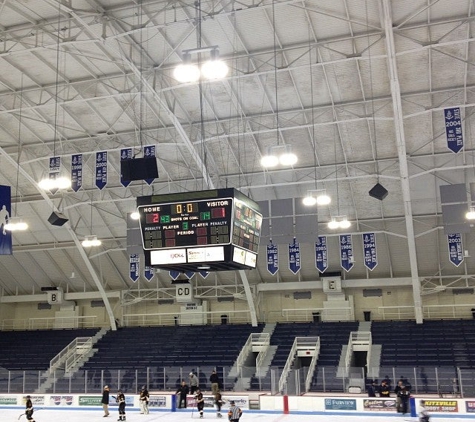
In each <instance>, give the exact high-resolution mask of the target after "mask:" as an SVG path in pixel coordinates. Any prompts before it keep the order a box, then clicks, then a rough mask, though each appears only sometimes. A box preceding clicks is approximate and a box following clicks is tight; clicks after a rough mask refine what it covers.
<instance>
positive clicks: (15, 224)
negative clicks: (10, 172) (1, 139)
mask: <svg viewBox="0 0 475 422" xmlns="http://www.w3.org/2000/svg"><path fill="white" fill-rule="evenodd" d="M22 106H23V74H22V75H21V92H20V115H19V117H18V151H17V161H16V183H15V197H16V199H15V205H14V207H13V211H14V212H13V214H15V215H16V214H17V203H18V181H19V177H20V153H21V117H22ZM3 228H4V229H5V230H8V231H11V232H13V231H25V230H26V229H27V228H28V224H27V223H25V222H24V221H23V220H22V219H21V218H19V217H13V216H11V217H10V218H8V220H7V222H6V224H5V225H4V226H3Z"/></svg>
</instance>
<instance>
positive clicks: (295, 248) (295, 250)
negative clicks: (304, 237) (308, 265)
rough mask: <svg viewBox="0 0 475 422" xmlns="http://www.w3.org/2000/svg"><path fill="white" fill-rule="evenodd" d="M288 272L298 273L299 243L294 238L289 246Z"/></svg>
mask: <svg viewBox="0 0 475 422" xmlns="http://www.w3.org/2000/svg"><path fill="white" fill-rule="evenodd" d="M289 270H290V271H292V272H293V273H294V274H297V273H298V272H299V271H300V243H298V242H297V240H296V239H295V237H294V242H293V243H291V244H289Z"/></svg>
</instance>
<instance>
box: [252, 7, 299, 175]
mask: <svg viewBox="0 0 475 422" xmlns="http://www.w3.org/2000/svg"><path fill="white" fill-rule="evenodd" d="M275 22H276V21H275V2H274V1H273V2H272V25H273V30H274V90H275V121H276V138H277V145H275V146H273V147H270V148H269V149H268V151H267V154H266V155H264V156H262V158H261V166H262V167H264V168H271V167H275V166H277V165H278V164H281V165H283V166H293V165H294V164H296V163H297V161H298V157H297V156H296V155H295V154H294V153H293V152H292V147H291V146H290V145H285V144H283V145H282V144H280V135H281V133H280V121H279V91H278V85H279V84H278V83H277V33H276V24H275Z"/></svg>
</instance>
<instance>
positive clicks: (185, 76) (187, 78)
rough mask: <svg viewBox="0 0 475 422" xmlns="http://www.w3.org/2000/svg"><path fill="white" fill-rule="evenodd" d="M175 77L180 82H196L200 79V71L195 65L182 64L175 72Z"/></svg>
mask: <svg viewBox="0 0 475 422" xmlns="http://www.w3.org/2000/svg"><path fill="white" fill-rule="evenodd" d="M173 76H174V77H175V79H176V80H177V81H178V82H182V83H187V82H196V81H197V80H198V79H199V78H200V69H199V68H198V66H196V65H195V64H189V63H185V64H180V65H178V66H177V67H176V68H175V70H174V71H173Z"/></svg>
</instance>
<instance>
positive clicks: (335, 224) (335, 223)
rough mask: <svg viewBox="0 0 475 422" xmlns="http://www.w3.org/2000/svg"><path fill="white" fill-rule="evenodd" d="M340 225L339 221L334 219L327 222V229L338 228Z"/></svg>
mask: <svg viewBox="0 0 475 422" xmlns="http://www.w3.org/2000/svg"><path fill="white" fill-rule="evenodd" d="M339 227H340V223H339V222H338V221H336V220H333V219H332V220H331V221H329V222H328V228H329V229H332V230H335V229H338V228H339Z"/></svg>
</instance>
